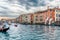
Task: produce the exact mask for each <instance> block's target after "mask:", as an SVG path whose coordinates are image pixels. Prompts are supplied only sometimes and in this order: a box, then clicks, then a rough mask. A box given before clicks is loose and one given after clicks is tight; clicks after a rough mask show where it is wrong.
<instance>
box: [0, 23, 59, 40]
mask: <svg viewBox="0 0 60 40" xmlns="http://www.w3.org/2000/svg"><path fill="white" fill-rule="evenodd" d="M0 39H1V40H60V27H58V26H44V25H21V24H18V27H14V25H11V26H10V29H9V30H8V31H7V32H6V33H2V32H0Z"/></svg>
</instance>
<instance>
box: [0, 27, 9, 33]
mask: <svg viewBox="0 0 60 40" xmlns="http://www.w3.org/2000/svg"><path fill="white" fill-rule="evenodd" d="M8 29H9V27H8V28H3V29H2V30H0V32H6V31H7V30H8Z"/></svg>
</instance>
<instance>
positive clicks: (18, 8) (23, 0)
mask: <svg viewBox="0 0 60 40" xmlns="http://www.w3.org/2000/svg"><path fill="white" fill-rule="evenodd" d="M59 5H60V0H0V16H7V17H12V18H15V17H18V16H19V15H21V14H24V13H31V12H35V11H38V10H42V9H43V10H45V9H46V8H47V6H52V7H55V6H59Z"/></svg>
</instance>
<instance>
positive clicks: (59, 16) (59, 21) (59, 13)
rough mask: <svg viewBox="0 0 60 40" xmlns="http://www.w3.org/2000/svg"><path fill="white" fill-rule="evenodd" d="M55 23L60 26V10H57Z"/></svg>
mask: <svg viewBox="0 0 60 40" xmlns="http://www.w3.org/2000/svg"><path fill="white" fill-rule="evenodd" d="M55 23H57V24H58V25H60V8H56V9H55Z"/></svg>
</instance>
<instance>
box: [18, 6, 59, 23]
mask: <svg viewBox="0 0 60 40" xmlns="http://www.w3.org/2000/svg"><path fill="white" fill-rule="evenodd" d="M18 19H19V22H20V23H31V24H46V23H48V24H51V23H54V22H56V21H60V9H59V8H52V9H50V8H49V7H48V8H47V9H46V10H43V11H37V12H35V13H29V14H22V15H20V16H19V18H18Z"/></svg>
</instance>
